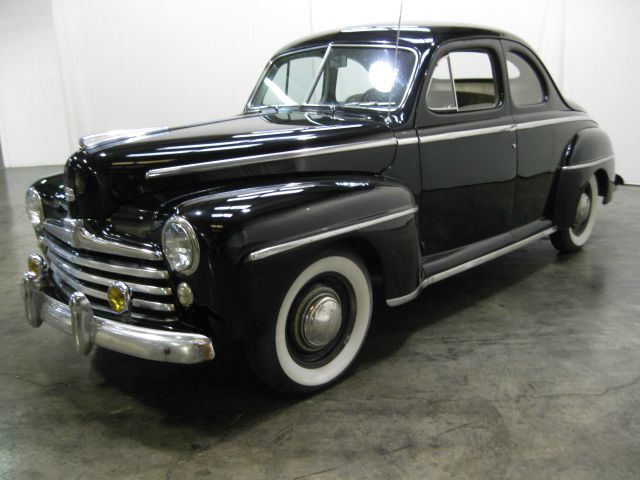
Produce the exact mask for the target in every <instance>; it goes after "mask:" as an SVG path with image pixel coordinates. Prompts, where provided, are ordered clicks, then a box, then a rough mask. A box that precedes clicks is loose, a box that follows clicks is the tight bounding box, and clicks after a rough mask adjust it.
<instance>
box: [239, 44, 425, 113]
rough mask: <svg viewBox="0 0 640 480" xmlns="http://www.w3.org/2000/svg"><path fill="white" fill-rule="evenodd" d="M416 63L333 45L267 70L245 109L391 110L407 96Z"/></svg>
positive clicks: (405, 53) (390, 52)
mask: <svg viewBox="0 0 640 480" xmlns="http://www.w3.org/2000/svg"><path fill="white" fill-rule="evenodd" d="M325 53H326V55H325ZM416 63H417V56H416V55H415V54H414V53H413V52H412V51H409V50H406V49H398V51H397V53H396V51H395V49H394V48H377V47H348V46H336V45H334V46H331V47H328V52H327V50H326V49H317V50H309V51H306V52H303V53H299V54H293V55H287V56H283V57H280V58H278V59H276V60H275V61H274V62H273V64H272V65H271V66H270V67H269V68H268V69H267V71H266V74H265V75H264V76H263V77H262V79H261V80H260V83H259V85H258V87H257V88H256V90H255V93H254V95H253V97H252V98H251V100H250V101H249V104H248V106H249V108H262V107H270V106H282V105H330V106H353V107H365V108H374V109H375V108H379V109H385V110H386V109H388V108H390V107H391V108H395V107H398V106H400V105H401V103H402V102H403V100H404V97H405V96H406V93H407V90H408V88H409V83H410V81H411V78H412V77H413V72H414V70H415V67H416ZM394 66H395V68H394Z"/></svg>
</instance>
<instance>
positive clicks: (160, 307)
mask: <svg viewBox="0 0 640 480" xmlns="http://www.w3.org/2000/svg"><path fill="white" fill-rule="evenodd" d="M51 267H52V268H51V270H53V272H54V274H55V275H57V276H58V277H59V278H60V279H62V281H63V282H64V283H66V284H67V285H69V286H70V287H71V288H73V289H75V290H77V291H79V292H82V293H84V294H86V295H88V296H90V297H93V298H98V299H100V300H104V301H108V298H107V292H103V291H101V290H96V289H94V288H91V287H87V286H86V285H83V284H82V283H80V282H78V281H77V280H75V279H74V278H73V277H71V276H70V275H69V274H68V273H66V272H64V271H63V270H61V269H60V268H58V266H57V265H55V264H52V265H51ZM131 304H132V305H133V306H134V307H139V308H145V309H147V310H155V311H156V312H173V311H175V309H176V307H175V305H173V304H172V303H161V302H151V301H149V300H140V299H139V298H134V299H133V300H132V301H131Z"/></svg>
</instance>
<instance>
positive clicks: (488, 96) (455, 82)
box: [427, 51, 498, 113]
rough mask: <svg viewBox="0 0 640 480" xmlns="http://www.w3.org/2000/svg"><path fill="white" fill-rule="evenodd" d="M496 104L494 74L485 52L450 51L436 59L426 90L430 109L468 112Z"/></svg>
mask: <svg viewBox="0 0 640 480" xmlns="http://www.w3.org/2000/svg"><path fill="white" fill-rule="evenodd" d="M497 105H498V91H497V86H496V73H495V71H494V68H493V62H492V61H491V57H490V56H489V53H487V52H482V51H459V52H451V53H450V54H448V55H446V56H444V57H442V58H441V59H440V60H438V63H437V64H436V67H435V69H434V70H433V74H432V75H431V81H430V83H429V88H428V89H427V107H428V108H429V109H430V110H432V111H435V112H440V113H450V112H468V111H473V110H485V109H488V108H494V107H495V106H497Z"/></svg>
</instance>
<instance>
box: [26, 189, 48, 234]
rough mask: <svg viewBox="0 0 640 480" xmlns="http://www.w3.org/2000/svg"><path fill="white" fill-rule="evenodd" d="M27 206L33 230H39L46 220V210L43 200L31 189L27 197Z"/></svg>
mask: <svg viewBox="0 0 640 480" xmlns="http://www.w3.org/2000/svg"><path fill="white" fill-rule="evenodd" d="M25 205H26V209H27V217H28V218H29V222H31V225H32V226H33V228H38V227H39V226H40V225H41V224H42V221H43V220H44V209H43V208H42V199H41V198H40V194H39V193H38V191H37V190H36V189H35V188H33V187H29V189H28V190H27V196H26V197H25Z"/></svg>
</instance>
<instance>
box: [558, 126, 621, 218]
mask: <svg viewBox="0 0 640 480" xmlns="http://www.w3.org/2000/svg"><path fill="white" fill-rule="evenodd" d="M593 175H595V176H596V179H597V181H598V195H600V196H602V197H603V202H604V203H605V204H606V203H609V202H610V201H611V198H612V196H613V191H614V189H615V184H614V182H615V179H616V175H615V158H614V154H613V148H612V146H611V140H609V137H608V135H607V134H606V133H605V132H604V131H603V130H601V129H600V128H598V127H589V128H585V129H583V130H580V131H579V132H578V133H577V134H576V136H575V137H574V139H573V141H572V142H571V143H570V144H569V145H568V146H567V149H566V151H565V158H564V160H563V164H562V166H561V169H560V172H559V175H558V182H557V190H556V201H555V206H554V220H555V224H556V225H557V226H558V228H569V227H570V226H571V224H572V223H573V219H574V216H575V208H576V205H577V203H578V198H579V197H580V193H581V192H582V190H583V189H584V187H585V185H586V184H587V183H588V182H589V179H590V178H591V177H592V176H593Z"/></svg>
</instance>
